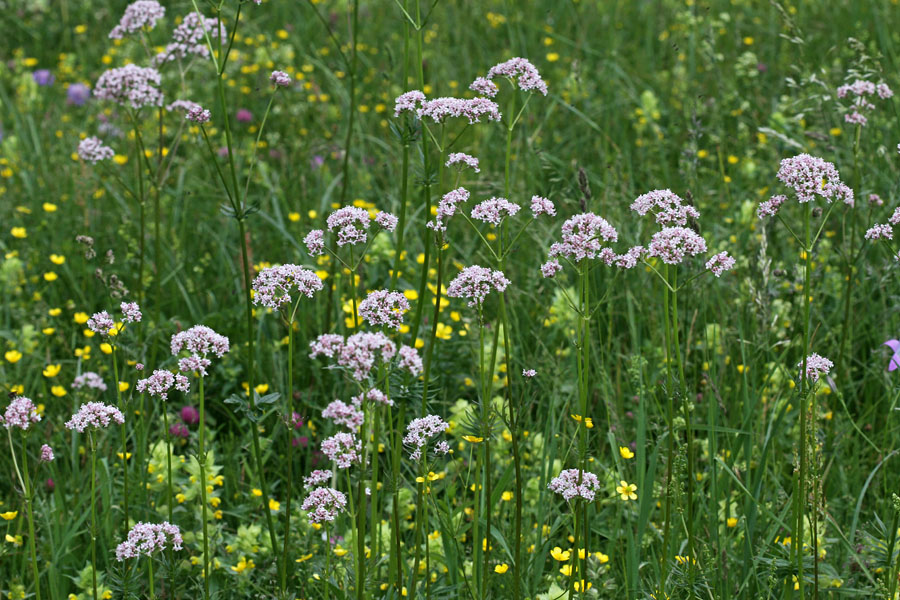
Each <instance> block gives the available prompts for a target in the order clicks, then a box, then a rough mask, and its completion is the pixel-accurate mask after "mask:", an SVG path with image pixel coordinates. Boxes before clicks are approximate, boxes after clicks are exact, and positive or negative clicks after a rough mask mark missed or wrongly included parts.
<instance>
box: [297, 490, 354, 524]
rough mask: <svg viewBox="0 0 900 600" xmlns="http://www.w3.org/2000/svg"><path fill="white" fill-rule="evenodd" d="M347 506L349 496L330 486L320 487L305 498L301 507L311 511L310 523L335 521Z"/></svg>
mask: <svg viewBox="0 0 900 600" xmlns="http://www.w3.org/2000/svg"><path fill="white" fill-rule="evenodd" d="M346 506H347V497H346V496H344V494H343V493H341V492H339V491H338V490H336V489H334V488H330V487H320V488H316V489H314V490H313V491H312V492H310V494H309V496H307V497H306V499H304V500H303V504H302V505H301V506H300V508H301V509H303V510H305V511H306V512H307V513H309V522H310V523H322V522H324V521H329V522H331V521H334V520H335V519H336V518H337V516H338V515H339V514H341V512H342V511H343V510H344V509H345V508H346Z"/></svg>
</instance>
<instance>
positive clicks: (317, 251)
mask: <svg viewBox="0 0 900 600" xmlns="http://www.w3.org/2000/svg"><path fill="white" fill-rule="evenodd" d="M303 243H304V244H306V250H307V252H309V255H310V256H321V255H322V254H324V253H325V232H324V231H322V230H321V229H313V230H312V231H310V232H309V233H307V234H306V237H305V238H303Z"/></svg>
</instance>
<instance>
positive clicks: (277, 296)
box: [253, 265, 324, 310]
mask: <svg viewBox="0 0 900 600" xmlns="http://www.w3.org/2000/svg"><path fill="white" fill-rule="evenodd" d="M323 287H324V285H323V284H322V280H321V279H319V276H318V275H316V274H315V273H313V272H312V271H310V270H309V269H304V268H303V267H301V266H298V265H278V266H275V267H268V268H266V269H263V270H262V271H260V272H259V275H257V276H256V279H254V280H253V291H254V292H255V294H254V296H253V302H254V304H261V305H263V306H265V307H266V308H271V309H272V310H277V309H279V308H281V307H282V306H283V305H284V304H290V303H292V302H293V298H292V297H291V291H293V290H295V289H296V290H297V292H298V293H299V294H300V295H301V296H305V297H307V298H312V297H313V296H314V295H315V293H316V292H319V291H321V290H322V288H323Z"/></svg>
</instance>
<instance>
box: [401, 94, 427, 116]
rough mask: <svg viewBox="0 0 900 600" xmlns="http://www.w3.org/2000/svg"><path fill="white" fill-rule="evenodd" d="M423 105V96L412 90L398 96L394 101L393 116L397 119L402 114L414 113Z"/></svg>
mask: <svg viewBox="0 0 900 600" xmlns="http://www.w3.org/2000/svg"><path fill="white" fill-rule="evenodd" d="M424 103H425V94H423V93H422V92H420V91H419V90H412V91H410V92H406V93H405V94H400V95H399V96H397V98H396V99H395V100H394V116H395V117H399V116H400V113H402V112H411V113H416V112H418V110H419V107H420V106H421V105H422V104H424Z"/></svg>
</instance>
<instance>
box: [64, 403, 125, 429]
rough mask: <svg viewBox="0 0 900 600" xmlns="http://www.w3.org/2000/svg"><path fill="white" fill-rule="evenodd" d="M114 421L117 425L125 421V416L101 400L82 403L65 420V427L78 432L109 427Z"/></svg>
mask: <svg viewBox="0 0 900 600" xmlns="http://www.w3.org/2000/svg"><path fill="white" fill-rule="evenodd" d="M113 421H115V422H116V423H118V424H119V425H122V424H123V423H124V422H125V417H124V416H123V415H122V413H121V412H120V411H119V409H118V408H116V407H115V406H110V405H108V404H103V403H102V402H88V403H87V404H82V405H81V407H80V408H79V409H78V411H77V412H76V413H75V414H74V415H72V418H71V419H69V420H68V421H66V429H74V430H75V431H77V432H78V433H84V430H85V429H88V428H91V429H100V428H106V427H109V425H110V423H112V422H113Z"/></svg>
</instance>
